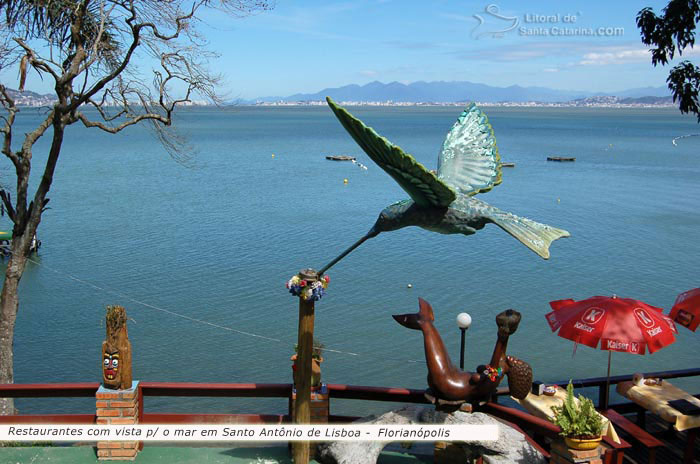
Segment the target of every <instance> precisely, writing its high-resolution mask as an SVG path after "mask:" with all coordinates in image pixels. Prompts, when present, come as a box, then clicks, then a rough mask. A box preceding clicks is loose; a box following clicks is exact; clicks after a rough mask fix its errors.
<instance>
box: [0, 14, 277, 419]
mask: <svg viewBox="0 0 700 464" xmlns="http://www.w3.org/2000/svg"><path fill="white" fill-rule="evenodd" d="M269 7H270V6H269V5H268V2H267V1H265V0H191V1H186V0H138V1H137V0H24V1H21V0H0V70H3V71H4V70H8V69H15V68H16V69H17V70H18V71H19V76H20V78H19V85H18V87H19V89H20V91H22V90H23V88H24V85H25V79H26V76H27V75H28V74H29V73H37V74H38V75H39V77H40V78H41V79H42V80H44V81H46V80H48V81H49V82H51V83H52V84H53V87H54V94H55V98H56V101H55V103H54V104H53V105H52V106H51V107H50V108H48V109H47V111H46V113H45V116H44V117H43V120H42V121H41V122H40V124H39V125H38V126H37V127H36V128H35V129H34V130H32V131H30V132H28V133H26V134H15V133H14V132H13V128H14V125H15V122H16V118H17V114H18V112H19V111H20V108H19V107H18V106H17V105H16V103H15V99H14V98H13V95H16V94H15V93H14V92H11V91H10V89H9V87H8V86H7V85H6V84H5V83H3V82H0V106H1V108H0V137H1V138H2V140H1V143H2V146H1V150H2V154H3V155H4V156H6V157H7V158H8V159H9V160H10V161H11V162H12V165H13V166H14V171H15V174H16V186H15V188H14V189H13V190H14V193H13V196H14V199H13V198H12V196H11V195H10V193H9V192H8V191H5V190H3V191H2V192H0V197H1V199H2V205H3V206H4V208H5V210H6V211H7V213H8V216H9V218H10V220H11V221H12V223H13V229H12V244H11V252H12V254H11V256H10V258H9V261H8V264H7V269H6V271H5V279H4V282H3V286H2V293H0V383H12V382H13V351H12V345H13V339H14V327H15V319H16V317H17V310H18V307H19V299H18V293H17V288H18V285H19V282H20V279H21V278H22V274H23V272H24V269H25V265H26V262H27V256H28V254H29V248H30V244H31V241H32V238H33V237H34V235H35V233H36V230H37V228H38V226H39V223H40V221H41V215H42V212H43V211H44V209H45V207H46V204H47V203H48V201H49V198H48V197H47V195H48V193H49V189H50V188H51V184H52V182H53V176H54V171H55V168H56V165H57V163H58V159H59V155H60V153H61V146H62V144H63V137H64V132H65V129H66V127H67V126H69V125H71V124H75V123H78V122H79V123H82V124H83V125H84V126H85V127H88V128H96V129H99V130H102V131H105V132H108V133H112V134H114V133H117V132H120V131H122V130H124V129H126V128H128V127H130V126H133V125H135V124H138V123H150V127H151V128H152V129H153V130H154V132H155V134H156V135H157V136H158V138H159V140H160V141H161V142H162V143H163V144H164V145H165V147H166V148H167V149H168V151H169V152H170V153H171V154H173V155H175V156H179V155H183V154H184V150H185V148H184V147H183V145H181V144H180V141H179V140H178V139H177V138H175V136H174V134H173V132H172V130H171V123H172V115H173V111H174V110H175V109H176V106H177V105H178V104H181V103H184V102H188V101H190V98H191V97H192V96H195V95H198V96H199V97H200V98H206V99H209V100H210V101H211V102H214V103H216V102H217V101H218V98H217V94H216V86H217V84H218V82H219V76H217V75H215V74H212V73H211V72H210V71H209V70H208V69H207V63H208V61H209V59H210V58H212V57H213V56H214V54H213V53H211V52H209V51H207V49H206V41H205V40H204V38H203V37H201V36H200V35H199V34H198V27H197V26H198V25H199V24H200V22H199V21H198V20H197V17H198V14H199V13H201V12H203V11H204V10H205V9H216V10H219V11H224V12H226V13H228V14H230V15H233V16H238V17H241V16H245V15H248V14H252V13H254V12H257V11H261V10H264V9H267V8H269ZM137 56H138V58H137ZM145 63H147V64H148V67H147V69H146V70H145V72H146V73H148V74H150V78H149V79H145V78H144V77H145V76H144V74H143V73H141V72H140V71H144V70H143V69H139V66H138V64H141V65H142V67H143V68H146V66H145V65H144V64H145ZM151 65H153V69H152V70H151ZM6 74H9V73H6ZM85 109H90V110H91V111H85ZM14 136H17V137H16V138H17V141H18V142H20V143H15V140H13V137H14ZM42 137H46V138H50V140H51V142H50V148H49V150H48V156H47V160H46V162H45V164H43V165H42V164H40V165H39V166H34V168H38V169H43V174H42V176H41V180H40V181H39V183H38V185H37V186H36V189H35V190H34V191H33V192H30V191H29V190H30V188H29V174H30V171H31V170H32V167H33V166H32V155H33V147H34V146H35V144H36V143H37V141H39V140H40V139H41V138H42ZM35 164H36V163H35ZM30 196H31V197H30ZM13 412H14V403H13V401H12V400H11V399H4V400H0V413H2V414H12V413H13Z"/></svg>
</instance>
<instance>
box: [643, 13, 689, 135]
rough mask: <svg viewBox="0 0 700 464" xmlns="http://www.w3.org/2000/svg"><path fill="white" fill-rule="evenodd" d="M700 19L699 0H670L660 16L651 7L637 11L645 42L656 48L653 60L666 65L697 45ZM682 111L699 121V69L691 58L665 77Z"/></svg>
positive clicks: (652, 54) (653, 51)
mask: <svg viewBox="0 0 700 464" xmlns="http://www.w3.org/2000/svg"><path fill="white" fill-rule="evenodd" d="M698 22H700V1H698V0H671V1H670V2H669V3H668V5H667V6H666V8H664V9H663V10H662V14H661V16H657V15H656V13H654V10H653V9H651V8H644V9H642V10H641V11H640V12H639V13H638V14H637V27H639V29H640V31H641V34H642V42H644V43H645V44H646V45H652V46H655V47H656V48H652V49H651V63H652V64H653V65H654V66H656V65H657V64H661V65H662V66H663V65H666V64H668V62H669V61H670V60H672V59H673V58H674V56H675V55H676V53H677V54H678V56H681V55H683V51H684V50H685V49H686V48H687V47H690V48H693V45H695V29H696V27H697V24H698ZM666 82H667V83H668V88H669V89H670V90H671V92H672V93H673V101H674V102H675V101H677V102H678V104H679V108H680V110H681V113H693V114H695V115H696V116H697V117H698V122H700V102H699V101H698V94H699V92H700V68H699V67H698V66H696V65H694V64H693V63H691V62H690V61H688V60H685V61H682V62H681V63H679V64H678V65H677V66H675V67H674V68H673V69H671V72H670V73H669V75H668V79H666Z"/></svg>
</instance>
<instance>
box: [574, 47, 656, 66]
mask: <svg viewBox="0 0 700 464" xmlns="http://www.w3.org/2000/svg"><path fill="white" fill-rule="evenodd" d="M649 57H650V55H649V50H647V49H634V50H619V51H610V52H591V53H585V54H584V55H583V59H582V60H581V61H579V63H578V64H580V65H583V66H588V65H598V66H600V65H606V64H619V63H633V62H640V61H649Z"/></svg>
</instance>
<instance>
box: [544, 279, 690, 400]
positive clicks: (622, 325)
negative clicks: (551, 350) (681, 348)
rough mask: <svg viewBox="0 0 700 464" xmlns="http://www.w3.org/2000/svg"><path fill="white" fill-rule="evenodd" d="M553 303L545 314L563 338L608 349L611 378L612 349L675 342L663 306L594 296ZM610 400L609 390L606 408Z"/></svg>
mask: <svg viewBox="0 0 700 464" xmlns="http://www.w3.org/2000/svg"><path fill="white" fill-rule="evenodd" d="M699 290H700V289H699ZM550 306H551V307H552V309H553V311H552V312H550V313H548V314H547V315H546V317H547V322H548V323H549V326H550V327H551V329H552V331H553V332H556V331H557V330H559V332H558V335H559V336H560V337H564V338H567V339H569V340H572V341H574V342H575V343H577V344H579V343H580V344H583V345H586V346H590V347H591V348H597V347H598V346H600V349H601V350H607V351H608V378H610V353H612V352H613V351H623V352H627V353H633V354H642V355H643V354H644V353H645V352H646V350H649V353H653V352H655V351H657V350H660V349H661V348H663V347H664V346H667V345H670V344H671V343H673V342H674V341H675V336H674V333H676V330H675V329H676V328H675V327H674V325H673V322H671V321H670V320H669V318H668V317H666V316H664V315H663V314H662V310H661V308H657V307H655V306H651V305H648V304H646V303H644V302H642V301H639V300H634V299H631V298H618V297H616V296H613V297H606V296H594V297H592V298H588V299H586V300H582V301H574V300H571V299H568V300H557V301H552V302H551V303H550ZM607 390H608V387H607V386H606V391H607ZM607 403H608V401H607V393H606V397H605V401H604V404H603V407H604V408H607Z"/></svg>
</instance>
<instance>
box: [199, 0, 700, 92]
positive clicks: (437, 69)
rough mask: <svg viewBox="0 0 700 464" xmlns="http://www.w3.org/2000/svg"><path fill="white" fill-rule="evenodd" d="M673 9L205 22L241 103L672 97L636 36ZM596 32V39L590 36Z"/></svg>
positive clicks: (516, 4)
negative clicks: (371, 91)
mask: <svg viewBox="0 0 700 464" xmlns="http://www.w3.org/2000/svg"><path fill="white" fill-rule="evenodd" d="M489 5H492V6H491V7H490V8H489V11H486V9H487V7H489ZM664 5H665V2H659V1H654V2H650V1H644V2H632V1H624V2H614V1H609V0H608V1H598V0H595V1H594V0H588V1H541V2H523V1H503V0H501V1H488V0H487V1H464V0H454V1H453V0H442V1H407V0H354V1H349V2H345V1H296V2H292V1H290V0H278V1H277V3H276V7H275V9H274V10H272V11H269V12H265V13H262V14H259V15H256V16H254V17H248V18H244V19H239V20H231V19H225V18H221V17H210V16H208V17H206V21H207V23H208V26H207V33H208V35H209V37H210V39H211V42H212V46H213V48H214V49H215V50H217V51H218V52H219V53H220V54H221V58H220V59H219V61H218V64H219V69H221V70H222V71H224V72H225V74H226V77H227V80H226V88H227V90H228V91H229V93H230V94H231V95H233V96H239V97H242V98H252V97H256V96H270V95H290V94H293V93H296V92H315V91H318V90H321V89H323V88H325V87H337V86H342V85H346V84H352V83H357V84H364V83H368V82H371V81H374V80H378V81H381V82H391V81H399V82H405V83H408V82H414V81H420V80H423V81H439V80H443V81H462V80H466V81H472V82H480V83H487V84H491V85H496V86H509V85H514V84H519V85H523V86H546V87H552V88H558V89H577V90H591V91H615V90H622V89H628V88H633V87H646V86H663V85H665V79H666V76H667V74H668V68H666V69H663V68H658V69H654V68H653V67H652V66H651V63H650V59H649V56H648V52H647V51H646V50H645V48H644V46H643V44H642V43H641V40H640V38H639V32H638V29H637V27H636V25H635V17H636V14H637V12H638V11H639V10H640V9H642V8H643V7H645V6H652V7H654V9H655V10H656V11H659V10H660V9H661V8H663V6H664ZM494 13H495V14H494ZM474 15H478V16H480V17H481V18H482V20H483V24H481V25H480V23H481V22H482V21H480V20H479V19H477V18H476V17H475V16H474ZM498 16H501V18H499V17H498ZM552 16H554V17H552ZM543 17H545V18H543ZM503 18H508V19H503ZM516 20H517V23H516ZM514 24H515V25H516V27H515V28H514V29H511V30H509V31H506V32H502V33H498V31H503V30H504V29H508V28H511V27H513V25H514ZM477 26H478V27H477ZM589 28H590V29H591V30H593V32H594V33H595V34H597V35H593V36H590V35H581V34H585V32H583V33H582V32H580V30H581V29H583V30H584V31H588V29H589ZM599 28H603V29H602V30H601V31H600V32H599ZM577 29H579V31H577ZM562 33H573V34H578V35H571V36H569V35H567V36H562V35H561V34H562ZM545 34H546V35H545ZM555 34H556V35H555ZM697 51H698V50H697V49H696V50H693V52H691V53H690V56H689V57H690V58H691V59H696V58H697V54H696V53H694V52H697Z"/></svg>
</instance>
